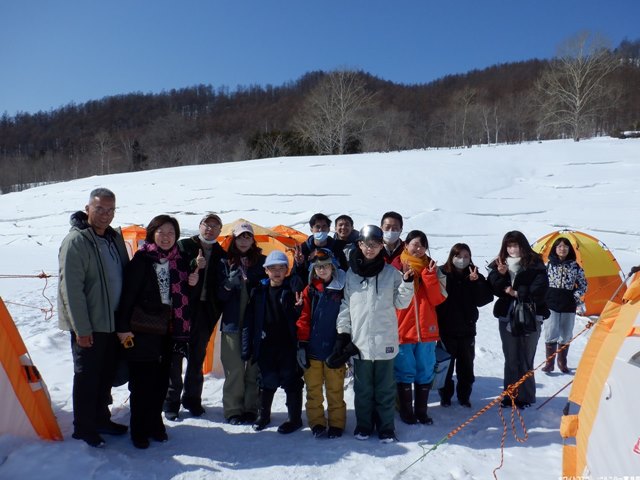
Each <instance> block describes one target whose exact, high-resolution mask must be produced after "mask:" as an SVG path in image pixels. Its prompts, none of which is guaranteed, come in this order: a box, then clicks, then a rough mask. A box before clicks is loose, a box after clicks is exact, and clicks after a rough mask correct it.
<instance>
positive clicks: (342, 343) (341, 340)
mask: <svg viewBox="0 0 640 480" xmlns="http://www.w3.org/2000/svg"><path fill="white" fill-rule="evenodd" d="M349 343H351V335H349V334H348V333H339V334H338V337H337V338H336V343H334V344H333V352H332V353H338V354H340V353H342V352H343V351H344V347H346V346H347V345H348V344H349Z"/></svg>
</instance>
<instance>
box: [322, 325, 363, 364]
mask: <svg viewBox="0 0 640 480" xmlns="http://www.w3.org/2000/svg"><path fill="white" fill-rule="evenodd" d="M359 353H360V352H359V351H358V349H357V348H356V346H355V345H354V344H353V343H352V342H351V335H349V334H348V333H339V334H338V338H336V343H335V344H334V345H333V352H332V353H331V355H329V356H328V357H327V359H326V360H325V361H324V363H325V365H326V366H327V367H329V368H340V367H343V366H344V364H345V363H346V362H347V360H349V358H350V357H352V356H353V355H357V354H359Z"/></svg>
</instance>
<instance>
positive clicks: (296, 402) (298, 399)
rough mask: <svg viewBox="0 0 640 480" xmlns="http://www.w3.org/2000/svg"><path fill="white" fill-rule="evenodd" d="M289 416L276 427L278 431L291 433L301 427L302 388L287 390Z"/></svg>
mask: <svg viewBox="0 0 640 480" xmlns="http://www.w3.org/2000/svg"><path fill="white" fill-rule="evenodd" d="M285 393H286V394H287V412H288V413H289V418H288V419H287V421H286V422H284V423H283V424H282V425H280V426H279V427H278V433H284V434H287V433H293V432H295V431H296V430H298V429H299V428H301V427H302V389H296V390H287V391H286V392H285Z"/></svg>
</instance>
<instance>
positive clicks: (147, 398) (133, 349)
mask: <svg viewBox="0 0 640 480" xmlns="http://www.w3.org/2000/svg"><path fill="white" fill-rule="evenodd" d="M179 236H180V226H179V224H178V221H177V220H176V219H175V218H173V217H170V216H169V215H158V216H157V217H154V218H153V219H152V220H151V222H149V225H148V226H147V236H146V238H145V243H144V245H143V246H142V247H141V248H140V249H139V250H138V251H137V252H136V254H135V255H134V257H133V259H132V260H131V261H130V262H129V263H128V264H127V267H126V268H125V271H124V284H123V289H122V297H121V299H120V310H119V312H118V314H117V320H116V331H117V332H118V338H119V339H120V341H121V342H122V345H123V346H124V347H125V349H126V350H125V352H126V355H127V360H128V365H129V391H130V392H131V397H130V406H131V407H130V408H131V420H130V427H131V428H130V431H131V440H132V442H133V445H134V446H135V447H136V448H148V447H149V439H152V440H155V441H158V442H165V441H167V440H168V436H167V431H166V429H165V426H164V423H163V421H162V405H163V402H164V398H165V396H166V394H167V388H168V385H169V368H170V364H171V358H172V352H173V351H174V349H175V348H177V347H179V346H180V345H185V344H186V342H187V340H188V339H189V330H190V315H189V289H190V287H191V286H193V285H195V284H196V283H197V282H198V273H197V271H196V272H194V273H191V274H190V273H189V265H188V262H187V261H186V260H185V259H183V258H182V257H181V256H180V253H179V251H178V247H177V245H176V240H177V239H178V238H179ZM140 317H145V318H146V319H147V320H148V319H149V317H151V318H152V319H154V318H155V321H153V322H152V323H153V324H154V325H155V328H156V329H157V326H158V324H160V325H163V322H166V324H164V325H165V326H166V330H165V331H163V332H162V333H157V332H156V333H150V331H149V329H147V328H146V327H145V328H143V327H142V326H141V321H140ZM143 330H144V331H143Z"/></svg>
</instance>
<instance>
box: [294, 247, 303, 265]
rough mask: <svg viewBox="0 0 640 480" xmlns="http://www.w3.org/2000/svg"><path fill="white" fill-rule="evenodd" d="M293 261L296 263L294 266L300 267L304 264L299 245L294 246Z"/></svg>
mask: <svg viewBox="0 0 640 480" xmlns="http://www.w3.org/2000/svg"><path fill="white" fill-rule="evenodd" d="M293 260H294V261H295V262H296V265H302V264H303V263H304V255H303V253H302V247H301V246H300V245H296V246H295V247H294V251H293Z"/></svg>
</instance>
